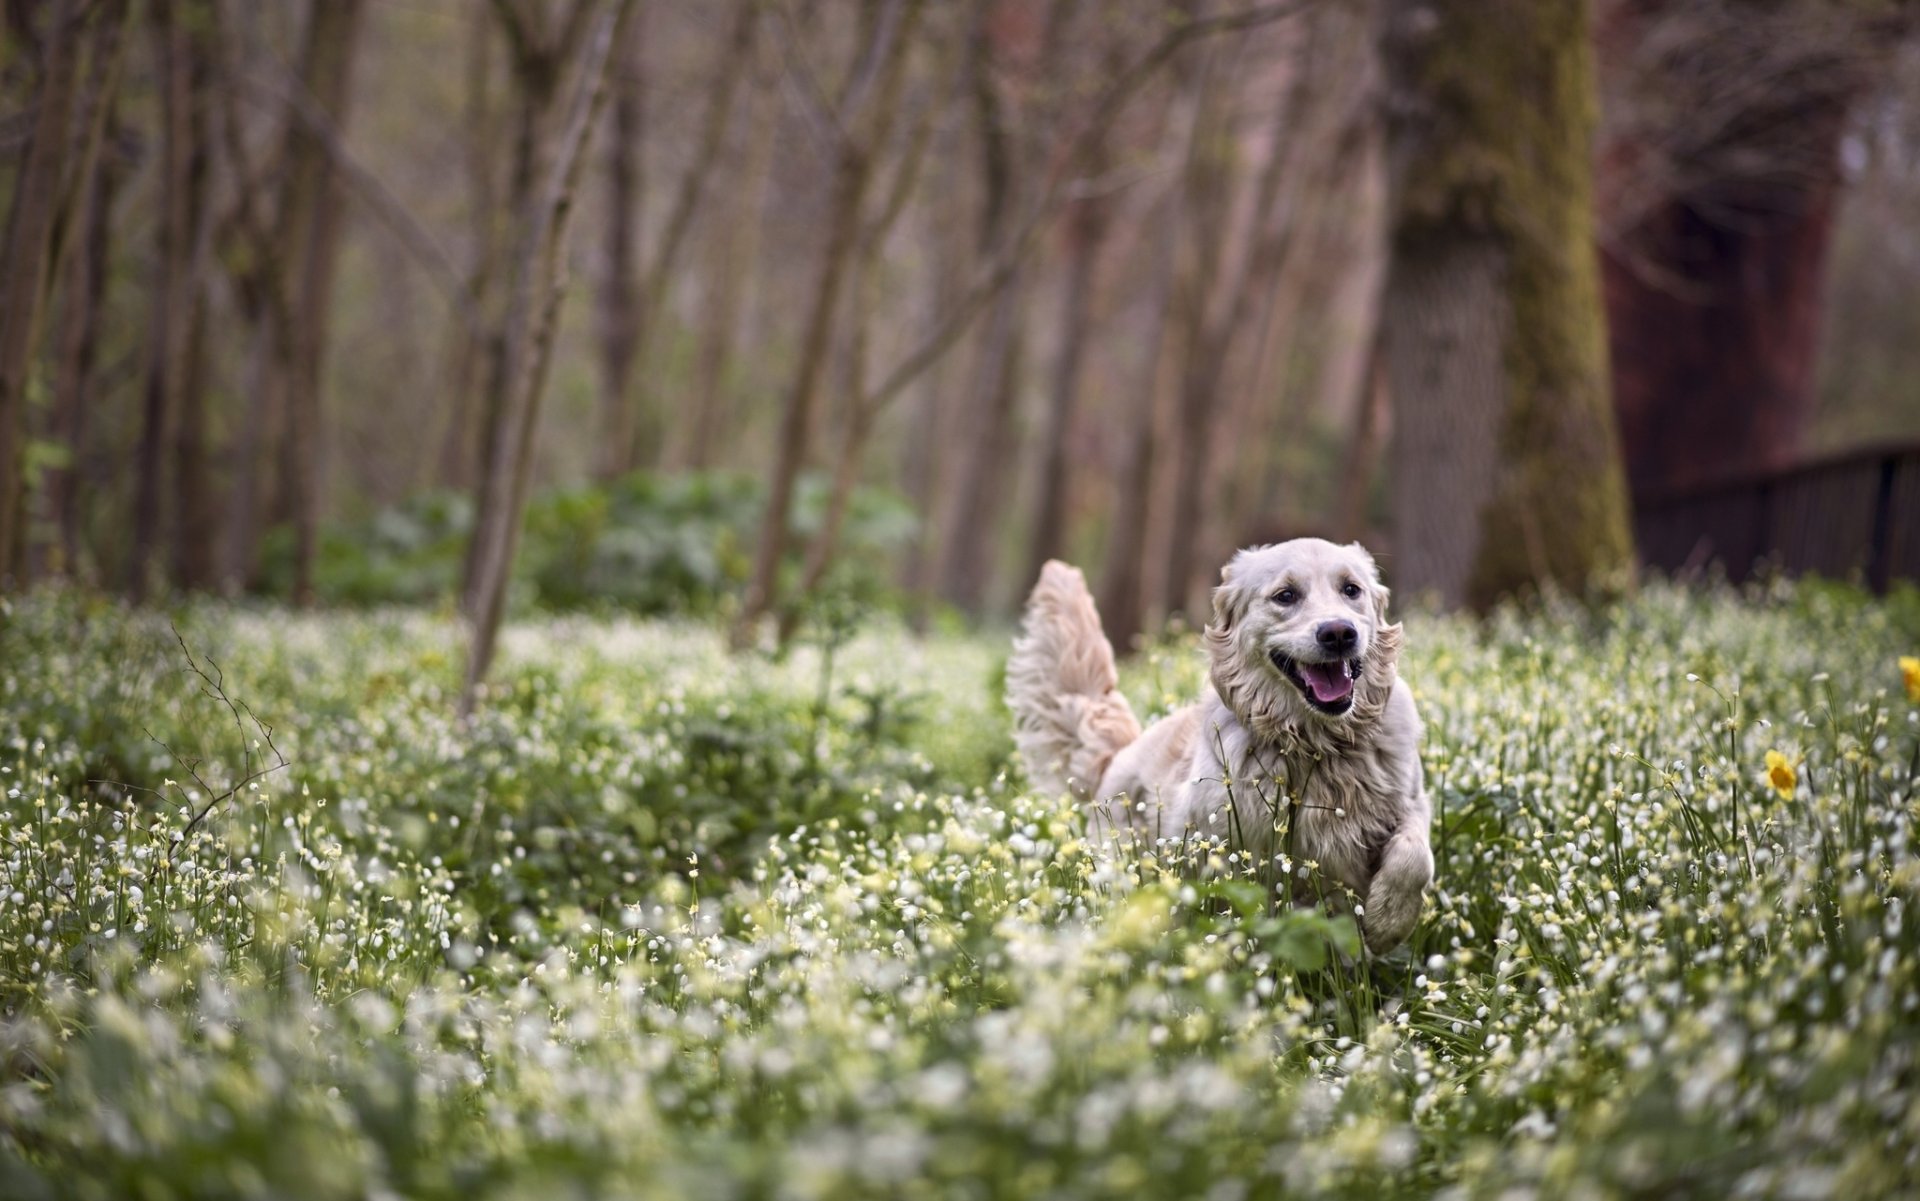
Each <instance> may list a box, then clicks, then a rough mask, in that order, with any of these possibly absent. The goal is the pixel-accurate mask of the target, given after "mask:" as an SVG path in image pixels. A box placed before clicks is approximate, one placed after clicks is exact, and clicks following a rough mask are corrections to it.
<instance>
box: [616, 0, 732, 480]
mask: <svg viewBox="0 0 1920 1201" xmlns="http://www.w3.org/2000/svg"><path fill="white" fill-rule="evenodd" d="M759 11H760V8H759V5H758V4H757V3H755V0H734V3H733V21H732V25H731V29H730V32H729V33H728V36H727V39H726V41H725V43H724V44H723V46H722V48H721V49H720V51H719V53H718V54H717V55H716V56H715V59H714V64H713V71H712V74H711V76H710V82H709V84H708V87H707V110H706V116H705V119H704V120H703V121H702V123H701V129H700V136H699V140H698V142H697V143H696V146H695V149H694V155H693V160H692V161H691V162H690V163H689V164H688V166H687V170H686V172H685V174H683V175H682V176H681V177H680V184H679V187H678V189H677V190H676V191H675V193H674V198H673V203H672V204H671V206H670V207H669V208H668V210H667V218H666V223H665V227H664V228H663V229H662V231H661V234H660V241H659V244H658V245H656V246H655V247H654V251H653V255H652V259H651V261H650V262H649V264H648V266H647V272H646V279H645V281H644V283H643V284H642V287H641V290H640V298H639V303H638V310H637V314H636V323H635V325H634V329H633V344H634V353H635V354H636V355H637V356H639V358H640V359H641V360H642V361H648V360H650V358H651V356H652V353H653V346H654V343H655V342H656V340H657V339H656V335H657V333H658V330H659V325H660V316H661V312H662V310H663V309H664V308H665V307H666V302H667V293H668V291H669V289H670V288H671V286H672V284H673V282H674V280H675V278H676V275H677V271H678V268H679V265H680V256H681V253H682V251H683V250H684V249H685V247H686V242H687V232H688V231H689V230H690V229H691V228H692V227H693V221H694V218H695V217H696V216H697V215H698V213H699V210H700V199H701V196H702V195H703V194H704V193H705V191H706V187H707V180H708V179H709V178H710V177H711V175H712V174H713V168H714V165H715V163H717V162H718V161H719V159H720V149H721V147H722V146H723V145H724V144H725V142H726V134H727V126H728V125H729V124H730V123H731V122H732V119H733V101H734V97H735V96H736V95H737V94H738V92H739V87H740V81H741V79H742V78H744V77H745V76H746V75H747V74H748V71H747V70H746V69H744V64H746V63H748V62H750V61H751V59H752V57H753V44H754V39H755V33H756V30H757V29H758V17H759ZM657 374H658V373H657V372H655V371H649V373H648V375H649V376H652V375H657ZM647 382H648V380H647V378H642V379H640V380H639V381H637V384H638V389H639V393H640V394H639V395H638V396H631V397H624V398H623V400H624V404H625V406H626V412H627V413H630V414H632V415H633V416H637V417H638V420H634V419H633V417H632V416H629V417H626V418H624V419H623V420H622V422H621V424H623V425H624V426H625V427H627V428H626V431H625V432H622V433H621V434H620V435H619V438H618V440H617V441H615V440H614V436H613V434H612V433H611V432H610V433H609V435H608V441H609V442H610V443H611V444H612V445H613V448H614V451H615V453H617V454H618V456H619V461H618V466H617V470H616V471H615V472H614V474H618V473H619V472H620V471H630V470H632V469H633V468H634V467H636V466H638V465H640V464H641V463H644V462H657V461H659V460H660V458H661V457H662V456H661V454H660V446H661V444H662V443H663V441H664V438H663V436H662V431H661V428H660V426H661V419H660V414H659V413H658V412H656V410H655V406H654V405H653V404H652V403H651V401H650V400H649V398H648V397H647V395H646V386H647ZM609 429H610V430H611V426H609ZM642 443H644V445H642Z"/></svg>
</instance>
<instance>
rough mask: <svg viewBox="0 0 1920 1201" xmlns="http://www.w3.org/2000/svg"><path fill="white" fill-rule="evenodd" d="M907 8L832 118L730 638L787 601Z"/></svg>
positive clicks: (877, 30)
mask: <svg viewBox="0 0 1920 1201" xmlns="http://www.w3.org/2000/svg"><path fill="white" fill-rule="evenodd" d="M904 10H905V11H904V13H903V14H900V15H898V16H897V18H896V19H894V20H888V19H886V18H884V17H882V18H881V19H877V20H875V21H873V22H872V28H871V30H870V32H869V37H868V42H867V44H866V46H865V47H864V48H863V52H862V53H861V54H860V55H859V56H858V58H857V59H856V62H855V65H854V67H853V68H852V69H851V70H850V71H849V72H848V79H847V82H846V84H845V86H843V87H842V88H841V89H840V91H841V94H842V101H841V104H840V105H839V111H838V112H837V113H835V114H834V115H833V118H832V119H831V120H829V121H828V122H826V124H827V125H829V126H831V127H835V128H836V134H835V138H836V141H835V145H834V172H833V190H832V194H831V198H830V200H829V202H828V214H829V216H828V233H827V241H826V245H825V247H824V249H823V253H822V257H821V260H820V264H819V267H818V269H817V273H816V275H815V277H814V286H813V298H812V300H811V301H810V303H809V305H808V311H807V322H806V327H805V332H804V333H803V335H802V337H801V341H800V358H799V361H798V364H797V365H796V367H795V370H794V376H793V381H792V383H791V384H790V386H789V387H788V390H787V397H786V401H785V403H784V404H783V405H782V409H781V418H780V433H779V441H778V443H777V444H776V446H775V450H774V465H773V475H772V477H771V479H770V480H769V482H768V487H767V508H766V512H765V514H764V515H763V516H762V517H761V520H760V536H759V540H758V542H757V544H756V546H755V550H754V559H753V575H752V578H751V579H750V581H749V582H748V584H747V595H746V601H745V603H744V604H743V605H742V606H741V609H740V612H739V614H738V615H737V616H736V618H735V620H734V624H733V629H732V632H731V638H730V640H731V642H732V643H733V645H734V646H735V647H744V646H746V645H747V644H748V643H749V642H750V641H751V640H752V638H753V635H754V631H755V627H756V626H757V625H758V623H759V621H760V619H761V618H762V617H764V616H765V615H766V614H768V613H770V612H774V611H776V610H777V608H778V606H779V603H780V565H781V562H782V560H783V559H784V558H785V556H786V549H787V543H788V539H789V537H790V536H791V531H789V529H788V528H787V527H788V523H789V521H790V520H791V517H792V513H793V494H794V488H795V486H796V484H797V483H798V481H799V478H800V468H801V466H802V464H804V463H805V462H806V458H807V450H808V444H809V442H810V441H811V439H812V428H813V417H814V410H815V409H816V408H817V407H818V405H819V399H820V390H821V388H820V385H821V381H822V379H823V377H824V375H825V369H826V365H827V352H828V350H829V349H830V348H831V346H832V341H833V325H834V315H835V313H836V311H837V310H838V308H839V304H840V292H841V287H842V285H843V284H844V282H845V280H846V277H847V274H848V270H847V269H848V267H849V266H850V265H851V260H852V258H853V252H854V250H855V248H856V247H857V246H858V243H859V233H860V214H861V209H862V207H863V204H864V201H865V199H866V193H867V185H868V183H869V181H870V180H871V179H872V178H873V167H874V160H875V158H876V156H877V155H879V153H880V151H881V148H882V147H883V146H884V145H885V141H886V137H887V133H888V131H889V130H890V129H891V128H892V126H893V119H894V116H895V111H894V110H895V108H896V106H897V103H898V100H899V95H900V89H901V86H902V84H903V83H904V81H905V77H906V66H907V59H908V57H909V51H910V50H911V41H912V28H913V26H914V24H915V23H917V21H918V19H919V15H920V11H921V5H920V3H919V0H904ZM862 62H868V63H872V64H873V66H874V71H873V72H872V76H871V78H873V79H877V80H878V81H879V82H878V83H877V85H875V86H874V87H873V88H871V89H868V88H863V87H861V86H860V84H859V82H858V81H859V79H860V77H861V76H862V75H863V74H864V72H862V71H861V63H862ZM863 93H864V95H863Z"/></svg>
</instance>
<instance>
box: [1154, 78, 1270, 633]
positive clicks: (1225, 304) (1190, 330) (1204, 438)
mask: <svg viewBox="0 0 1920 1201" xmlns="http://www.w3.org/2000/svg"><path fill="white" fill-rule="evenodd" d="M1211 73H1212V72H1209V74H1211ZM1222 82H1223V83H1225V84H1227V85H1228V86H1226V87H1225V88H1224V89H1223V90H1224V91H1226V92H1229V93H1231V92H1234V91H1236V90H1237V89H1235V88H1234V87H1232V86H1231V84H1232V81H1231V80H1224V81H1222ZM1215 92H1216V89H1215V88H1213V87H1209V86H1207V85H1206V84H1205V83H1203V84H1202V90H1201V97H1200V100H1199V104H1200V106H1201V116H1200V117H1199V118H1197V120H1198V121H1199V122H1200V125H1199V126H1198V128H1197V129H1196V136H1195V138H1194V143H1193V148H1192V151H1191V152H1190V154H1189V157H1188V160H1187V180H1186V183H1185V184H1184V188H1185V195H1186V197H1187V203H1188V204H1189V206H1190V207H1191V209H1192V211H1193V216H1192V219H1191V222H1190V227H1191V228H1192V230H1193V235H1194V237H1195V239H1196V243H1197V244H1196V245H1195V247H1194V252H1193V256H1192V262H1191V263H1190V265H1189V274H1188V280H1187V287H1186V289H1185V292H1186V300H1187V304H1186V309H1185V312H1184V314H1183V316H1184V318H1185V319H1184V321H1183V323H1182V324H1183V336H1182V345H1183V347H1184V353H1183V355H1182V363H1181V368H1180V383H1179V391H1178V393H1177V395H1178V402H1177V405H1176V414H1177V419H1178V427H1179V438H1178V440H1177V441H1176V443H1175V458H1174V463H1173V471H1172V475H1171V477H1170V479H1169V481H1168V484H1169V487H1168V493H1169V495H1168V498H1167V499H1168V503H1169V508H1168V511H1167V513H1166V517H1165V520H1166V527H1165V528H1166V529H1167V530H1168V531H1170V533H1169V536H1168V537H1167V543H1166V545H1167V556H1166V569H1165V570H1166V574H1165V578H1164V583H1163V590H1162V593H1161V596H1160V611H1161V612H1164V613H1177V612H1183V611H1185V610H1186V608H1187V604H1188V601H1189V600H1190V598H1191V597H1192V594H1193V591H1194V586H1195V584H1196V583H1204V582H1205V581H1204V580H1198V581H1197V580H1196V573H1195V566H1196V564H1198V563H1200V562H1201V561H1202V559H1203V556H1209V555H1210V550H1211V548H1208V547H1205V546H1204V545H1202V534H1201V531H1202V529H1203V528H1204V525H1205V511H1206V507H1205V506H1204V504H1203V501H1204V500H1205V499H1206V497H1205V496H1204V492H1205V490H1206V488H1205V484H1206V481H1207V479H1208V476H1207V473H1206V466H1207V455H1208V452H1209V451H1211V450H1212V438H1213V435H1214V427H1215V426H1216V425H1217V424H1218V423H1219V420H1220V414H1221V408H1222V406H1221V392H1222V390H1223V389H1222V381H1223V379H1224V377H1225V373H1226V367H1227V358H1228V355H1229V354H1231V353H1232V350H1233V346H1234V341H1235V335H1237V334H1238V333H1239V331H1240V329H1241V328H1242V325H1243V321H1244V316H1245V314H1247V313H1248V312H1251V311H1252V307H1253V306H1251V305H1250V304H1248V303H1246V294H1247V290H1248V284H1249V281H1250V280H1251V279H1252V278H1253V276H1254V268H1255V266H1256V259H1258V265H1259V266H1260V267H1263V268H1264V267H1270V266H1271V263H1270V262H1268V260H1267V256H1263V255H1256V254H1255V253H1253V252H1252V250H1251V249H1250V248H1249V249H1248V251H1247V252H1245V253H1242V254H1241V255H1240V256H1239V257H1238V258H1237V259H1235V260H1234V262H1233V263H1232V265H1231V274H1230V275H1229V276H1228V278H1227V279H1226V282H1225V284H1224V286H1223V285H1221V284H1220V282H1219V281H1220V280H1221V278H1222V273H1223V271H1226V270H1228V266H1229V265H1228V263H1227V252H1228V250H1229V247H1230V246H1231V244H1232V234H1231V230H1230V229H1229V224H1230V222H1229V217H1230V214H1231V211H1232V199H1231V197H1232V191H1233V181H1234V173H1235V172H1234V162H1233V161H1232V159H1231V158H1229V157H1227V155H1228V154H1230V153H1231V151H1229V150H1226V149H1224V148H1225V147H1228V146H1230V145H1231V143H1232V139H1231V136H1230V134H1231V127H1230V125H1228V124H1227V122H1228V120H1229V119H1230V111H1229V112H1221V111H1220V110H1219V108H1218V107H1217V106H1218V105H1219V99H1218V98H1217V96H1216V95H1215V94H1214V93H1215ZM1276 125H1278V121H1276ZM1275 142H1276V144H1275V145H1274V146H1273V148H1272V151H1273V152H1272V154H1270V155H1269V157H1268V163H1267V167H1266V170H1264V171H1263V172H1262V173H1261V178H1260V181H1259V184H1258V186H1257V188H1256V189H1255V190H1256V193H1257V196H1256V198H1255V200H1254V203H1253V207H1252V214H1251V217H1252V225H1251V229H1250V230H1249V231H1248V233H1247V234H1246V236H1244V237H1243V238H1241V241H1242V242H1243V243H1248V242H1253V241H1254V240H1255V239H1256V237H1257V235H1258V233H1259V231H1260V230H1261V229H1262V226H1263V224H1264V222H1265V221H1266V220H1267V210H1269V209H1271V208H1272V206H1273V198H1274V196H1275V195H1276V193H1277V192H1278V191H1279V180H1280V167H1279V154H1280V146H1279V145H1278V137H1277V136H1276V138H1275ZM1259 240H1260V241H1261V242H1263V243H1266V242H1267V240H1266V239H1264V238H1261V239H1259ZM1263 248H1264V247H1263ZM1216 291H1218V292H1219V293H1221V296H1220V299H1218V300H1216V299H1215V293H1216Z"/></svg>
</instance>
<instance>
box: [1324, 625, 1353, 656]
mask: <svg viewBox="0 0 1920 1201" xmlns="http://www.w3.org/2000/svg"><path fill="white" fill-rule="evenodd" d="M1313 640H1314V641H1315V642H1318V643H1319V644H1320V649H1321V650H1323V651H1326V652H1328V653H1329V654H1335V655H1344V654H1346V653H1347V652H1348V651H1350V650H1352V649H1353V648H1354V647H1355V646H1356V645H1358V644H1359V642H1360V631H1358V630H1356V629H1354V628H1353V623H1352V622H1350V621H1323V622H1321V623H1320V628H1319V629H1317V630H1315V631H1314V632H1313Z"/></svg>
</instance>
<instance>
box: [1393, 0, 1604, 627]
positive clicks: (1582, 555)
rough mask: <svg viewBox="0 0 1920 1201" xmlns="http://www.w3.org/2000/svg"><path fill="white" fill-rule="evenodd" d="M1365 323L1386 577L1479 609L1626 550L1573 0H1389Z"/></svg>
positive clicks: (1583, 52)
mask: <svg viewBox="0 0 1920 1201" xmlns="http://www.w3.org/2000/svg"><path fill="white" fill-rule="evenodd" d="M1383 50H1384V55H1385V67H1386V72H1387V80H1388V87H1389V112H1390V115H1391V119H1392V127H1391V130H1390V135H1389V136H1390V139H1391V141H1390V155H1391V159H1390V164H1391V169H1392V171H1393V207H1392V222H1393V225H1392V233H1391V237H1392V243H1391V250H1390V254H1391V264H1390V267H1389V271H1388V282H1387V288H1386V296H1385V300H1384V306H1383V313H1382V322H1383V327H1382V328H1383V335H1384V338H1385V350H1386V365H1387V375H1388V382H1389V387H1390V389H1391V394H1392V398H1393V406H1394V450H1393V468H1394V474H1395V491H1394V506H1393V507H1394V518H1395V527H1396V533H1395V538H1394V556H1393V558H1392V560H1391V561H1390V562H1391V566H1392V571H1393V576H1394V583H1395V585H1396V586H1397V587H1400V588H1403V589H1408V588H1410V589H1412V590H1414V591H1416V592H1431V593H1434V594H1436V595H1437V596H1438V597H1439V599H1440V600H1442V601H1443V602H1444V603H1447V604H1469V605H1473V606H1476V607H1479V606H1485V605H1488V604H1491V603H1492V602H1494V601H1495V600H1498V599H1499V598H1501V597H1503V596H1507V595H1511V594H1514V593H1517V592H1523V591H1526V590H1528V589H1530V588H1534V587H1538V586H1540V585H1543V584H1548V583H1551V584H1555V585H1558V586H1561V587H1564V588H1568V589H1572V590H1582V589H1584V588H1585V587H1586V586H1587V585H1588V584H1589V583H1590V582H1592V581H1593V580H1594V579H1595V578H1596V577H1604V576H1607V575H1610V574H1615V573H1618V572H1619V571H1621V570H1622V569H1624V568H1626V567H1627V566H1628V564H1629V563H1630V561H1631V559H1632V543H1631V537H1630V534H1629V532H1628V520H1627V502H1626V490H1625V485H1624V483H1623V479H1622V474H1621V469H1620V459H1619V452H1618V447H1617V439H1616V436H1615V433H1614V428H1613V417H1612V411H1611V407H1610V403H1609V397H1608V388H1607V359H1606V327H1605V320H1604V316H1603V312H1602V309H1601V302H1600V287H1599V281H1598V273H1597V268H1596V263H1595V254H1594V248H1593V209H1592V166H1591V161H1590V152H1591V143H1592V138H1593V131H1594V121H1595V100H1594V81H1593V63H1592V51H1591V47H1590V43H1589V40H1588V6H1587V4H1586V3H1584V0H1392V2H1391V3H1390V4H1389V5H1388V6H1387V13H1386V23H1385V28H1384V38H1383Z"/></svg>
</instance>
